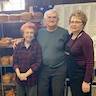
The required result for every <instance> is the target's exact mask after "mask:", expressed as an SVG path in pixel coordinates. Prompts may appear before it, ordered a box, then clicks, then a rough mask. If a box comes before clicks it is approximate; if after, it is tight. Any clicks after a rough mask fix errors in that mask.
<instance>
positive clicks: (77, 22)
mask: <svg viewBox="0 0 96 96" xmlns="http://www.w3.org/2000/svg"><path fill="white" fill-rule="evenodd" d="M70 23H71V24H74V23H75V24H80V23H82V22H81V21H70Z"/></svg>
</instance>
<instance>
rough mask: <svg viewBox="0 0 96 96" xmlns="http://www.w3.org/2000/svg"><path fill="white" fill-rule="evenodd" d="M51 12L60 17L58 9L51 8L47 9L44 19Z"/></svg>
mask: <svg viewBox="0 0 96 96" xmlns="http://www.w3.org/2000/svg"><path fill="white" fill-rule="evenodd" d="M50 13H55V14H56V16H57V18H59V15H58V13H57V11H56V10H55V9H50V10H48V11H46V12H45V13H44V19H46V18H47V15H48V14H50Z"/></svg>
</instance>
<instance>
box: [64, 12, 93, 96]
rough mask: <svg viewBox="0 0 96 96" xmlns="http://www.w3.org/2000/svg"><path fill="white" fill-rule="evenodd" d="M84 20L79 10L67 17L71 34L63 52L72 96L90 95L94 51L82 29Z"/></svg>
mask: <svg viewBox="0 0 96 96" xmlns="http://www.w3.org/2000/svg"><path fill="white" fill-rule="evenodd" d="M86 22H87V17H86V15H85V14H84V13H83V12H82V11H80V10H77V11H75V12H74V13H72V14H71V16H70V18H69V28H70V31H71V32H72V35H71V37H70V40H69V41H68V43H67V45H66V51H65V54H66V57H67V59H68V60H67V62H68V76H69V78H70V87H71V91H72V96H91V88H90V84H91V80H92V73H93V64H94V51H93V41H92V39H91V38H90V36H89V35H88V34H87V33H85V32H84V31H83V29H84V27H85V25H86Z"/></svg>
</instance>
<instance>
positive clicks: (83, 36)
mask: <svg viewBox="0 0 96 96" xmlns="http://www.w3.org/2000/svg"><path fill="white" fill-rule="evenodd" d="M81 37H82V40H84V41H87V42H88V41H89V42H93V40H92V39H91V37H90V36H89V35H88V34H87V33H86V32H83V34H82V36H81Z"/></svg>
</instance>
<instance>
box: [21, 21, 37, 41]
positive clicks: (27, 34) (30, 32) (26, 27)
mask: <svg viewBox="0 0 96 96" xmlns="http://www.w3.org/2000/svg"><path fill="white" fill-rule="evenodd" d="M21 32H22V33H23V38H24V40H25V41H27V42H31V41H32V39H33V38H34V35H35V32H36V26H35V24H34V23H31V22H27V23H25V24H23V25H22V26H21Z"/></svg>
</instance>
